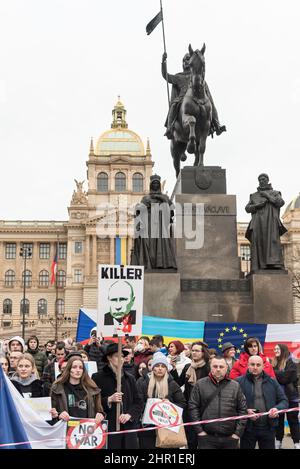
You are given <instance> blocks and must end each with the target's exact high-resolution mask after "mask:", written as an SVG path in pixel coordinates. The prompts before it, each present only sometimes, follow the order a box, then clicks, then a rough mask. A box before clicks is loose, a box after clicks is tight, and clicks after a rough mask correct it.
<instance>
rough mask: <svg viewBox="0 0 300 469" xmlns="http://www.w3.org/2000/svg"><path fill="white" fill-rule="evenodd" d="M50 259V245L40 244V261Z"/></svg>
mask: <svg viewBox="0 0 300 469" xmlns="http://www.w3.org/2000/svg"><path fill="white" fill-rule="evenodd" d="M49 258H50V243H40V259H49Z"/></svg>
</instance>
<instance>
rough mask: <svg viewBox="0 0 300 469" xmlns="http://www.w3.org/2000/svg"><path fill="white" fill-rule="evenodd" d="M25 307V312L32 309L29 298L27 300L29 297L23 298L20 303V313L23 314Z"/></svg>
mask: <svg viewBox="0 0 300 469" xmlns="http://www.w3.org/2000/svg"><path fill="white" fill-rule="evenodd" d="M23 309H24V314H29V309H30V303H29V300H27V298H26V299H25V301H24V299H22V300H21V303H20V314H21V315H22V314H23Z"/></svg>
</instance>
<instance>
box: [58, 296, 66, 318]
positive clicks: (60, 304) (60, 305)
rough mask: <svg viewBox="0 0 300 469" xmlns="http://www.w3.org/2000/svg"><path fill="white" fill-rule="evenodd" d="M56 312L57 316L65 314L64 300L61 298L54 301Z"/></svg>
mask: <svg viewBox="0 0 300 469" xmlns="http://www.w3.org/2000/svg"><path fill="white" fill-rule="evenodd" d="M56 312H57V315H59V316H63V315H64V314H65V302H64V300H62V299H61V298H59V299H58V300H57V301H56Z"/></svg>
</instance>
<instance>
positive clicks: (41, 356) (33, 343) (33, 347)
mask: <svg viewBox="0 0 300 469" xmlns="http://www.w3.org/2000/svg"><path fill="white" fill-rule="evenodd" d="M26 344H27V353H30V355H32V358H33V359H34V361H35V365H36V368H37V370H38V373H39V377H41V376H42V374H43V371H44V368H45V367H46V366H47V365H48V358H47V356H46V354H45V353H44V352H40V351H39V339H38V338H37V336H36V335H32V336H31V337H29V339H28V340H27V342H26Z"/></svg>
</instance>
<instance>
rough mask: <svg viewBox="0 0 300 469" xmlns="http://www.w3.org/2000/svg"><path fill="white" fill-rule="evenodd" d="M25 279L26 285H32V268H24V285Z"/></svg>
mask: <svg viewBox="0 0 300 469" xmlns="http://www.w3.org/2000/svg"><path fill="white" fill-rule="evenodd" d="M24 281H25V287H31V285H32V272H31V270H24V272H23V274H22V285H23V287H24Z"/></svg>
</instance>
